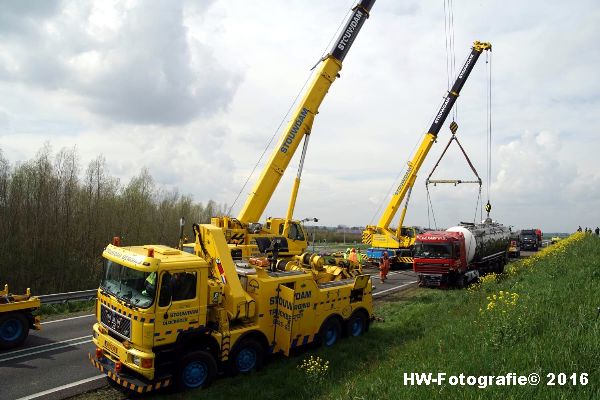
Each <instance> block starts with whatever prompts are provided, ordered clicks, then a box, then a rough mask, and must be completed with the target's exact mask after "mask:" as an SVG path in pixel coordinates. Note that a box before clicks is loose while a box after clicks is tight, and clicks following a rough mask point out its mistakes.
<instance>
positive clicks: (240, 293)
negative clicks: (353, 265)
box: [89, 224, 373, 393]
mask: <svg viewBox="0 0 600 400" xmlns="http://www.w3.org/2000/svg"><path fill="white" fill-rule="evenodd" d="M194 233H195V237H196V240H195V251H196V254H190V253H187V252H185V251H181V250H178V249H175V248H171V247H166V246H161V245H146V246H132V247H118V246H116V245H108V246H107V247H106V249H105V250H104V252H103V258H104V271H103V278H102V281H101V285H100V288H99V289H98V301H97V309H96V316H97V322H96V323H95V324H94V326H93V342H94V345H95V346H96V351H95V353H94V354H90V355H89V358H90V360H91V362H92V364H93V365H94V366H95V367H96V368H98V369H99V370H100V371H102V372H104V373H105V374H106V375H107V376H108V377H109V378H110V379H112V380H114V381H115V382H116V383H117V384H119V385H121V386H123V387H124V388H126V389H129V390H131V391H134V392H137V393H146V392H149V391H152V390H155V389H159V388H163V387H166V386H171V385H175V386H176V387H177V388H179V389H193V388H198V387H204V386H206V385H208V384H210V382H211V381H212V380H213V379H214V378H215V377H216V375H217V373H218V372H219V371H227V372H229V373H232V374H237V373H242V374H244V373H248V372H250V371H252V370H254V369H257V368H259V367H260V366H261V364H262V363H263V361H264V359H265V357H266V356H267V355H269V354H272V353H283V354H284V355H289V354H290V353H291V352H293V351H294V350H295V349H296V348H300V347H302V346H305V345H308V344H310V343H320V344H323V345H325V346H331V345H333V344H335V343H336V342H337V341H338V340H339V339H340V338H341V337H342V336H359V335H361V334H363V333H364V332H365V331H367V330H368V328H369V324H370V321H371V319H372V317H373V305H372V283H371V280H370V277H369V276H368V275H363V274H360V275H357V276H354V277H351V278H347V279H343V280H338V281H327V282H325V283H319V282H318V279H317V278H316V277H315V275H314V274H313V273H312V272H311V271H307V270H304V269H302V268H298V269H290V270H284V271H281V270H277V269H275V268H274V267H273V266H274V265H275V263H273V265H268V266H258V265H250V264H248V263H245V262H241V261H238V262H236V261H234V260H233V258H232V257H231V252H230V250H229V246H228V244H227V241H226V239H225V235H224V234H223V231H222V229H221V228H220V227H217V226H214V225H212V224H203V225H197V224H194ZM315 261H316V260H315ZM288 262H289V261H288Z"/></svg>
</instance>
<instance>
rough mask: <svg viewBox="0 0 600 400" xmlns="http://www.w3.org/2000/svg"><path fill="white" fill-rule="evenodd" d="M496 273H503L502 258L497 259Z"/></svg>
mask: <svg viewBox="0 0 600 400" xmlns="http://www.w3.org/2000/svg"><path fill="white" fill-rule="evenodd" d="M496 272H497V273H498V274H503V273H504V260H500V261H498V264H497V271H496Z"/></svg>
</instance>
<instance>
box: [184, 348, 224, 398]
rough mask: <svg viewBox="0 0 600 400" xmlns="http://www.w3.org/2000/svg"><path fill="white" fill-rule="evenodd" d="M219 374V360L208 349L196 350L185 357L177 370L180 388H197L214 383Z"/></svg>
mask: <svg viewBox="0 0 600 400" xmlns="http://www.w3.org/2000/svg"><path fill="white" fill-rule="evenodd" d="M216 375H217V362H216V361H215V358H214V357H213V356H212V354H210V353H209V352H207V351H203V350H200V351H194V352H192V353H190V354H188V355H186V356H185V357H183V358H182V359H181V361H180V363H179V369H178V371H177V381H176V386H177V389H179V390H189V389H197V388H200V387H206V386H208V385H210V384H211V383H212V381H213V380H214V379H215V376H216Z"/></svg>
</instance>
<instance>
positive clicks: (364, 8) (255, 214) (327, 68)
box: [211, 0, 375, 258]
mask: <svg viewBox="0 0 600 400" xmlns="http://www.w3.org/2000/svg"><path fill="white" fill-rule="evenodd" d="M374 3H375V0H360V1H359V2H358V3H357V4H356V6H355V7H354V8H353V13H352V14H351V16H350V18H349V19H348V21H347V22H346V25H345V27H344V28H343V29H342V30H341V33H340V36H339V37H338V39H337V40H336V41H335V42H334V45H333V47H332V49H331V51H330V52H329V54H327V56H325V57H324V58H323V59H322V60H321V63H320V66H319V69H318V71H317V72H316V74H315V77H314V79H313V80H312V82H311V83H310V85H309V86H308V89H307V90H306V92H305V94H304V96H303V97H302V99H301V101H300V103H299V104H298V107H297V108H296V110H295V111H294V113H293V116H292V118H291V120H290V122H289V124H288V125H287V127H286V129H285V130H284V132H283V135H282V136H281V138H280V139H279V142H278V144H277V146H276V147H275V150H274V151H273V153H272V154H271V158H270V159H269V162H268V163H267V164H266V166H265V168H264V169H263V171H262V174H261V176H260V178H259V179H258V181H257V182H256V184H255V185H254V188H253V189H252V192H251V193H250V195H249V196H248V198H247V199H246V203H245V204H244V206H243V207H242V209H241V211H240V212H239V214H238V216H237V218H231V217H214V218H212V219H211V224H213V225H216V226H219V227H221V228H222V229H223V230H224V232H225V237H226V239H227V243H229V244H230V247H231V248H232V254H233V256H234V258H248V257H250V256H253V255H257V254H261V253H265V250H266V249H267V248H268V247H269V246H271V243H272V241H273V239H275V238H277V242H278V245H279V247H280V248H279V254H280V255H281V256H294V255H300V254H302V253H304V252H305V251H306V249H307V248H308V243H307V234H306V232H305V230H304V228H303V226H302V224H301V222H300V221H297V220H293V219H292V217H293V212H294V207H295V203H296V197H297V194H298V188H299V186H300V178H301V174H302V168H303V165H304V157H305V154H306V150H307V147H308V140H309V138H310V133H311V129H312V125H313V120H314V118H315V115H316V114H317V113H318V111H319V106H320V105H321V102H322V101H323V99H324V98H325V95H326V94H327V91H328V90H329V87H330V86H331V84H332V83H333V82H334V81H335V79H336V78H337V77H339V72H340V70H341V69H342V62H343V61H344V58H345V57H346V55H347V53H348V51H349V50H350V47H351V46H352V43H353V42H354V39H355V38H356V36H357V35H358V32H359V31H360V29H361V27H362V25H363V23H364V22H365V20H366V19H367V18H368V17H369V12H370V10H371V7H372V6H373V4H374ZM302 139H304V144H303V147H302V154H301V158H300V164H299V167H298V173H297V175H296V178H295V181H294V185H293V189H292V194H291V197H290V202H289V206H288V211H287V215H286V217H285V218H267V220H266V223H265V224H264V225H263V224H260V223H259V220H260V217H261V216H262V214H263V212H264V211H265V208H266V207H267V204H268V203H269V200H270V199H271V196H272V195H273V192H274V191H275V189H276V188H277V185H278V184H279V181H280V179H281V177H282V175H283V173H284V172H285V170H286V169H287V167H288V165H289V163H290V161H291V159H292V157H293V156H294V153H295V152H296V150H297V148H298V147H299V145H300V142H301V141H302Z"/></svg>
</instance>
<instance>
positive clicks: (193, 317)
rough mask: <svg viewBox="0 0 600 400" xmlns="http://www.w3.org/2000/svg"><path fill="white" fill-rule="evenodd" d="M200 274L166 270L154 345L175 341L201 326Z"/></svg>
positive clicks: (161, 286) (188, 271) (162, 282)
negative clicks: (179, 336) (183, 333)
mask: <svg viewBox="0 0 600 400" xmlns="http://www.w3.org/2000/svg"><path fill="white" fill-rule="evenodd" d="M199 278H200V276H199V273H198V271H195V270H180V271H170V272H163V273H162V274H161V278H160V291H159V295H158V304H157V306H156V318H155V321H154V323H155V331H154V345H155V346H156V345H162V344H166V343H173V342H174V341H175V340H176V339H177V335H178V334H179V333H180V332H183V331H186V330H189V329H193V328H197V327H198V326H199V325H200V315H199V312H200V302H199V295H200V293H199V292H200V290H199V288H200V287H199V280H200V279H199Z"/></svg>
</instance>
